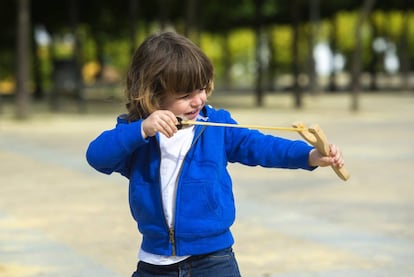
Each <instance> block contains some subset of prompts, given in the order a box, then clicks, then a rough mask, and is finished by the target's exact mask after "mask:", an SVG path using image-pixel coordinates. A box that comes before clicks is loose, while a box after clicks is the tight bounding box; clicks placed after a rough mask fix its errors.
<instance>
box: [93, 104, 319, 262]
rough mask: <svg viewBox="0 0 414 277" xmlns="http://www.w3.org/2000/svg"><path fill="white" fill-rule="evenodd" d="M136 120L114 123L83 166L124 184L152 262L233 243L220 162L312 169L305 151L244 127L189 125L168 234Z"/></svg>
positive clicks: (153, 164)
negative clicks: (114, 175) (125, 181)
mask: <svg viewBox="0 0 414 277" xmlns="http://www.w3.org/2000/svg"><path fill="white" fill-rule="evenodd" d="M201 116H202V117H203V118H205V119H206V120H207V121H211V122H221V123H232V124H236V121H234V120H233V119H232V118H231V115H230V113H229V112H227V111H225V110H215V109H213V108H212V107H210V106H206V107H204V109H203V111H202V113H201ZM141 123H142V120H138V121H135V122H128V121H127V120H126V119H125V116H120V117H118V123H117V125H116V127H115V128H114V129H112V130H108V131H105V132H103V133H102V134H101V135H100V136H98V137H97V138H96V139H95V140H94V141H92V142H91V143H90V145H89V148H88V150H87V153H86V157H87V160H88V162H89V164H90V165H91V166H92V167H94V168H95V169H96V170H98V171H100V172H103V173H106V174H111V173H112V172H119V173H121V174H122V175H124V176H125V177H126V178H128V179H129V204H130V208H131V213H132V216H133V217H134V219H135V220H136V221H137V223H138V229H139V231H140V232H141V233H142V234H143V239H142V245H141V247H142V249H143V250H145V251H147V252H149V253H153V254H158V255H167V256H170V255H178V256H184V255H200V254H206V253H210V252H214V251H217V250H220V249H224V248H226V247H230V246H231V245H232V244H233V243H234V240H233V236H232V234H231V232H230V226H231V225H232V224H233V222H234V219H235V205H234V198H233V191H232V181H231V178H230V175H229V173H228V171H227V163H228V162H232V163H234V162H239V163H242V164H245V165H249V166H255V165H260V166H263V167H272V168H291V169H296V168H302V169H307V170H312V169H314V168H313V167H310V166H309V164H308V155H309V151H310V150H311V149H312V147H311V146H309V145H308V144H306V143H305V142H303V141H291V140H287V139H283V138H279V137H275V136H271V135H265V134H262V133H260V132H259V131H256V130H249V129H245V128H225V127H205V126H198V125H197V126H195V134H194V139H193V143H192V145H191V147H190V150H189V151H188V153H187V156H186V157H185V160H184V162H183V165H182V167H181V171H180V173H179V177H178V184H177V194H176V205H175V218H174V228H171V229H170V228H169V227H168V225H167V223H166V219H165V215H164V213H163V207H162V199H161V190H160V187H161V185H160V159H161V153H160V147H159V139H158V136H154V137H150V138H147V139H144V138H143V137H142V135H141Z"/></svg>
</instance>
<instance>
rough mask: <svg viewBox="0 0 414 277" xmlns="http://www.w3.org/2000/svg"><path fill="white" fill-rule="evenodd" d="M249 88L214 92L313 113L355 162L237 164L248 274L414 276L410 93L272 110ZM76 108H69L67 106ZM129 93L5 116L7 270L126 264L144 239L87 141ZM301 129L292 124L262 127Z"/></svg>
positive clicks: (316, 99) (73, 270)
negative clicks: (83, 107) (338, 166)
mask: <svg viewBox="0 0 414 277" xmlns="http://www.w3.org/2000/svg"><path fill="white" fill-rule="evenodd" d="M253 100H254V99H253V98H252V97H250V96H246V95H236V94H228V95H218V96H213V97H212V99H211V104H213V105H214V106H216V107H224V108H227V109H229V110H230V111H231V112H232V114H233V116H234V118H236V119H237V120H238V121H239V123H244V124H261V125H272V126H289V125H290V124H291V123H292V122H294V121H297V120H300V121H303V122H305V123H306V124H313V123H318V124H319V125H320V126H321V127H322V128H323V130H324V131H325V133H326V135H327V136H328V138H329V140H330V141H331V142H335V143H336V144H338V145H339V146H340V147H341V148H342V150H343V152H344V155H345V158H346V167H347V169H348V171H349V172H350V173H351V179H350V180H349V181H347V182H343V181H341V180H340V179H339V178H337V177H336V175H335V174H334V172H333V171H332V170H331V169H330V168H323V169H317V170H316V171H314V172H305V171H291V170H280V169H263V168H259V167H245V166H241V165H233V164H231V165H229V170H230V171H231V174H232V176H233V181H234V191H235V197H236V202H237V216H238V218H237V222H236V224H235V225H234V227H233V232H234V235H235V238H236V244H235V246H234V249H235V252H236V256H237V258H238V261H239V266H240V269H241V271H242V274H243V276H248V277H256V276H257V277H258V276H261V277H262V276H263V277H264V276H267V277H273V276H294V277H297V276H413V274H414V265H413V263H412V261H413V260H414V172H413V171H414V170H413V166H414V142H413V137H414V129H413V127H414V97H413V95H412V94H396V93H395V94H382V95H381V94H380V95H378V94H375V95H374V94H366V95H363V96H361V111H360V112H358V113H353V112H350V111H349V106H350V98H349V96H348V95H343V94H340V95H320V96H307V97H306V98H305V108H304V109H303V110H293V109H291V108H290V107H291V106H292V103H291V102H292V101H291V97H290V96H288V95H270V96H268V97H267V98H266V105H265V107H263V108H254V107H253V105H252V104H253ZM68 110H69V108H68ZM122 111H123V107H122V105H121V104H120V103H117V102H114V103H112V104H108V103H107V104H105V105H100V106H95V105H90V106H88V112H87V113H86V114H77V113H74V112H72V111H66V112H61V113H49V112H47V111H44V109H42V108H35V110H34V111H33V113H32V118H31V119H30V120H26V121H16V120H14V118H13V110H12V107H11V106H9V105H7V104H5V105H4V107H3V113H2V114H1V115H0V161H1V166H0V276H11V277H15V276H108V277H109V276H130V275H131V273H132V271H133V270H134V267H135V265H136V253H137V249H138V247H139V243H140V236H139V234H138V233H137V230H136V227H135V223H134V221H133V220H132V218H131V216H130V213H129V207H128V203H127V190H128V188H127V182H126V179H124V178H122V177H120V176H116V175H111V176H105V175H102V174H99V173H97V172H95V171H94V170H93V169H91V168H90V167H89V166H88V165H87V163H86V161H85V158H84V152H85V149H86V147H87V145H88V143H89V141H90V140H92V139H93V138H94V137H95V136H97V135H98V134H99V133H100V132H101V131H102V130H105V129H109V128H112V127H113V126H114V123H115V117H116V115H117V114H118V113H120V112H122ZM267 133H270V134H274V135H280V136H284V137H288V138H292V139H299V138H300V137H299V136H298V135H297V134H296V133H284V132H267Z"/></svg>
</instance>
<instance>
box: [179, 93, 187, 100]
mask: <svg viewBox="0 0 414 277" xmlns="http://www.w3.org/2000/svg"><path fill="white" fill-rule="evenodd" d="M188 97H190V94H189V93H185V94H181V95H178V96H177V99H178V100H181V99H187V98H188Z"/></svg>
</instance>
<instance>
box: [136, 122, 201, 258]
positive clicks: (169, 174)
mask: <svg viewBox="0 0 414 277" xmlns="http://www.w3.org/2000/svg"><path fill="white" fill-rule="evenodd" d="M159 138H160V149H161V167H160V176H161V193H162V203H163V207H164V214H165V217H166V220H167V223H168V226H169V227H171V228H172V227H173V226H174V212H175V199H176V198H175V197H176V190H177V177H178V174H179V172H180V170H181V166H182V164H183V161H184V158H185V156H186V155H187V152H188V150H189V149H190V147H191V143H192V141H193V138H194V126H191V127H188V128H184V129H182V130H179V131H178V132H177V133H175V134H174V136H172V137H171V138H167V137H166V136H164V135H163V134H161V133H160V136H159ZM188 257H189V256H163V255H156V254H152V253H148V252H146V251H144V250H143V249H142V248H141V250H140V251H139V259H140V260H141V261H143V262H146V263H150V264H155V265H168V264H173V263H177V262H179V261H182V260H184V259H186V258H188Z"/></svg>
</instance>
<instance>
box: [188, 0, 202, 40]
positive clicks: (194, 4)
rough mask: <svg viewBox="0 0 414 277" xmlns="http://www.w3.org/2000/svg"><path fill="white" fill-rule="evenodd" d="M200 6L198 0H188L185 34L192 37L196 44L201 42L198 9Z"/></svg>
mask: <svg viewBox="0 0 414 277" xmlns="http://www.w3.org/2000/svg"><path fill="white" fill-rule="evenodd" d="M198 7H199V1H198V0H187V7H186V16H185V21H186V22H185V26H184V35H185V36H186V37H188V38H190V39H191V40H192V41H193V42H194V43H195V44H197V45H199V44H200V37H199V30H198V27H199V26H198V20H197V18H198V16H197V14H198V13H197V11H198V9H197V8H198Z"/></svg>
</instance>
